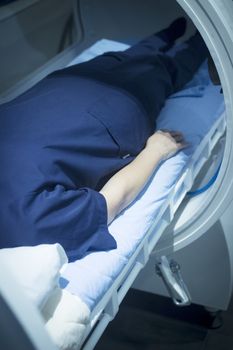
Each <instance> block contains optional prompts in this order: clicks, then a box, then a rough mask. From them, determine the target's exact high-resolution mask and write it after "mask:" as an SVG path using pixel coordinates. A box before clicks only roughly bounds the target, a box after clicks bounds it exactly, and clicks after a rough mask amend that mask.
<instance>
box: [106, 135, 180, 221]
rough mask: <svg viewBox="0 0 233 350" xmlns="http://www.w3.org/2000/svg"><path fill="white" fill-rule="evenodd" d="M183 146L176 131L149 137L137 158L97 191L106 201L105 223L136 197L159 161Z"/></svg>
mask: <svg viewBox="0 0 233 350" xmlns="http://www.w3.org/2000/svg"><path fill="white" fill-rule="evenodd" d="M186 146H187V144H186V143H185V142H184V138H183V135H182V134H181V133H180V132H176V131H165V130H164V131H157V132H156V133H154V134H153V135H152V136H150V137H149V139H148V140H147V143H146V147H145V148H144V149H143V150H142V151H141V152H140V153H139V154H138V155H137V157H136V158H135V159H134V160H133V161H132V162H131V163H129V164H128V165H127V166H125V167H124V168H122V169H121V170H119V171H118V172H117V173H116V174H115V175H114V176H113V177H111V178H110V180H109V181H108V182H107V183H106V184H105V185H104V187H103V188H102V189H101V191H100V193H101V194H102V195H103V196H104V197H105V199H106V203H107V211H108V223H110V222H111V221H112V220H113V219H114V218H115V216H116V215H117V214H118V213H120V212H121V211H122V210H123V209H124V208H126V207H127V206H128V205H129V204H130V203H131V202H132V201H133V200H134V199H135V198H136V196H137V195H138V193H139V192H140V191H141V190H142V188H143V187H144V186H145V184H146V183H147V181H148V180H149V178H150V176H151V175H152V173H153V171H154V170H155V168H156V167H157V166H158V165H159V164H160V161H161V160H164V159H166V158H169V157H171V156H173V155H174V154H175V153H176V152H178V151H179V150H181V149H183V148H184V147H186Z"/></svg>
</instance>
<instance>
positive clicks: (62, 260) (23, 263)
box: [0, 244, 68, 309]
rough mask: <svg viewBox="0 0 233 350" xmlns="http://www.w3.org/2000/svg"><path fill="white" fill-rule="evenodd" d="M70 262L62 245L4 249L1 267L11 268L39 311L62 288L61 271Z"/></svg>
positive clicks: (0, 255) (0, 259)
mask: <svg viewBox="0 0 233 350" xmlns="http://www.w3.org/2000/svg"><path fill="white" fill-rule="evenodd" d="M67 261H68V259H67V256H66V253H65V251H64V249H63V248H62V246H61V245H60V244H51V245H49V244H41V245H38V246H35V247H17V248H6V249H0V265H1V263H4V264H5V265H7V266H8V267H9V270H10V271H11V272H12V274H13V276H14V277H15V279H16V280H17V281H18V283H19V285H20V286H21V287H22V289H23V291H24V293H25V294H26V296H27V297H28V298H29V299H30V300H31V301H32V303H33V304H35V305H36V306H37V307H38V308H39V309H42V308H43V307H44V305H45V303H46V302H47V300H48V299H49V297H50V296H51V295H52V293H53V291H54V289H55V288H57V287H58V285H59V283H58V281H59V278H60V271H61V269H62V267H64V265H65V264H66V263H67Z"/></svg>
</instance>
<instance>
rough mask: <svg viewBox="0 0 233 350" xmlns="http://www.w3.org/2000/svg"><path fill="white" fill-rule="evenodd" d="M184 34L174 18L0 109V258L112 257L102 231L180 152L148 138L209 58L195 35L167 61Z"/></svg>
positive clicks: (172, 141)
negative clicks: (14, 254)
mask: <svg viewBox="0 0 233 350" xmlns="http://www.w3.org/2000/svg"><path fill="white" fill-rule="evenodd" d="M185 28H186V21H185V19H184V18H180V19H178V20H176V21H175V22H173V23H172V24H171V25H170V26H169V27H168V28H166V29H164V30H162V31H161V32H159V33H157V34H154V35H151V36H150V37H148V38H146V39H144V40H142V41H140V42H139V43H137V44H136V45H134V46H132V47H131V48H129V49H127V50H125V51H120V52H107V53H104V54H103V55H101V56H98V57H96V58H94V59H92V60H90V61H88V62H85V63H81V64H78V65H75V66H71V67H68V68H65V69H61V70H58V71H55V72H53V73H52V74H50V75H48V76H47V77H46V78H44V79H43V80H42V81H40V82H39V83H38V84H36V85H35V86H34V87H32V88H31V89H30V90H29V91H27V92H26V93H24V94H22V95H21V96H19V97H17V98H16V99H14V100H13V101H11V102H8V103H6V104H3V105H1V106H0V120H1V122H0V123H1V124H0V126H1V127H0V133H1V135H0V149H1V153H0V159H1V173H0V182H1V186H0V200H1V213H0V227H1V234H0V248H6V247H16V246H26V245H29V246H30V245H37V244H41V243H55V242H58V243H60V244H61V245H62V246H63V247H64V249H65V251H66V253H67V255H68V257H69V259H70V261H72V260H76V259H79V258H82V257H83V256H84V255H85V254H86V253H87V252H90V251H98V250H109V249H114V248H116V242H115V240H114V238H113V237H112V236H111V235H110V233H109V231H108V224H109V223H110V222H111V221H112V220H113V219H114V217H115V216H116V215H117V214H119V213H120V212H121V211H122V210H123V209H124V208H126V207H127V206H128V205H129V204H130V203H131V202H132V201H133V200H134V199H135V197H136V196H137V195H138V193H139V192H140V191H141V190H142V188H143V187H144V185H145V184H146V182H147V181H148V179H149V178H150V176H151V175H152V173H153V171H154V170H155V169H156V167H157V166H158V164H159V163H160V162H161V160H164V159H166V158H169V157H172V156H173V155H174V154H175V153H176V152H178V151H180V150H182V149H183V148H184V147H186V143H185V140H184V138H183V135H182V134H181V133H180V132H179V131H174V130H169V131H168V130H156V118H157V116H158V114H159V112H160V110H161V108H162V107H163V105H164V102H165V100H166V98H167V97H168V96H169V95H170V94H172V93H174V92H176V91H178V90H180V89H182V87H183V86H184V85H185V84H186V83H187V82H188V81H189V80H191V79H192V77H193V75H194V73H195V72H196V71H197V69H198V68H199V66H200V65H201V63H202V62H203V61H204V60H205V58H206V57H207V55H208V50H207V48H206V46H205V44H204V42H203V40H202V38H201V37H200V35H199V34H198V33H196V34H195V35H194V36H192V37H191V38H190V39H189V40H188V41H187V42H186V43H185V44H182V45H180V46H176V50H175V52H176V53H175V54H174V51H173V54H171V52H172V50H170V48H171V47H172V46H173V45H174V42H175V40H176V39H177V38H178V37H181V36H182V35H183V34H184V32H185ZM155 130H156V131H155Z"/></svg>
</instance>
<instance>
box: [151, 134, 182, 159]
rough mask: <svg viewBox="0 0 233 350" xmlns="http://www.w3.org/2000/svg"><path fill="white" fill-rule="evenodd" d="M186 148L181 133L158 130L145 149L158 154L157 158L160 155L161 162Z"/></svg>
mask: <svg viewBox="0 0 233 350" xmlns="http://www.w3.org/2000/svg"><path fill="white" fill-rule="evenodd" d="M185 147H187V143H186V142H185V141H184V137H183V135H182V133H181V132H179V131H168V130H158V131H156V132H155V133H154V134H153V135H152V136H150V137H149V138H148V140H147V143H146V147H145V148H146V149H148V150H151V151H152V152H153V153H156V155H157V156H158V155H160V157H161V160H164V159H167V158H170V157H172V156H173V155H174V154H176V153H177V152H178V151H180V150H181V149H183V148H185Z"/></svg>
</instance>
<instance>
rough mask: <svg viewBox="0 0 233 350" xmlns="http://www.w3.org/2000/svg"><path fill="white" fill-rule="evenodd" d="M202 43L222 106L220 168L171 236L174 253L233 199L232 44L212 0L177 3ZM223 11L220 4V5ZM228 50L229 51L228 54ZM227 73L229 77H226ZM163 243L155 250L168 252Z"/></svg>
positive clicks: (226, 28)
mask: <svg viewBox="0 0 233 350" xmlns="http://www.w3.org/2000/svg"><path fill="white" fill-rule="evenodd" d="M177 2H178V3H179V4H180V6H181V7H182V8H183V9H184V11H185V12H186V13H187V15H189V17H190V18H191V19H192V21H193V22H194V24H195V26H196V27H197V29H198V30H199V32H200V33H201V35H202V37H203V39H204V40H205V42H206V44H207V46H208V48H209V51H210V53H211V55H212V57H213V60H214V62H215V64H216V67H217V70H218V72H219V75H220V77H221V83H222V87H223V93H224V98H225V104H226V118H227V136H226V145H225V151H224V159H223V162H222V167H221V170H220V173H219V176H218V179H217V181H216V183H215V186H214V187H213V188H212V189H211V190H209V191H208V194H207V195H206V198H205V199H206V202H205V205H204V206H203V207H202V208H201V209H199V210H198V211H197V213H196V215H195V217H193V218H189V220H187V221H186V223H185V224H184V225H183V226H182V227H181V228H180V229H179V230H177V231H175V233H174V237H173V239H174V240H173V242H172V250H173V251H177V250H179V249H181V248H184V247H185V246H187V245H189V244H190V243H192V242H193V241H195V240H196V239H198V238H199V237H201V236H202V235H203V234H204V233H205V232H206V231H207V230H208V229H209V228H210V227H211V226H212V225H213V224H214V223H215V222H216V221H217V220H218V219H219V218H220V216H221V215H222V214H223V212H224V210H225V209H226V208H227V206H228V205H229V204H230V202H231V200H232V199H233V176H232V174H233V164H232V163H231V161H230V159H233V158H232V147H233V145H232V135H233V86H232V82H233V63H232V57H233V41H232V39H231V37H232V36H231V34H230V32H229V27H228V26H227V25H228V23H227V21H226V22H225V21H224V23H223V21H222V19H221V15H222V13H221V12H220V11H219V8H218V6H216V2H215V0H203V1H202V0H177ZM221 7H222V9H223V10H224V4H221ZM231 51H232V52H231ZM229 72H231V73H232V74H229ZM170 244H171V243H170ZM168 245H169V242H168V241H166V240H164V241H163V242H162V244H161V248H159V251H160V252H161V251H164V250H167V249H168Z"/></svg>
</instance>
